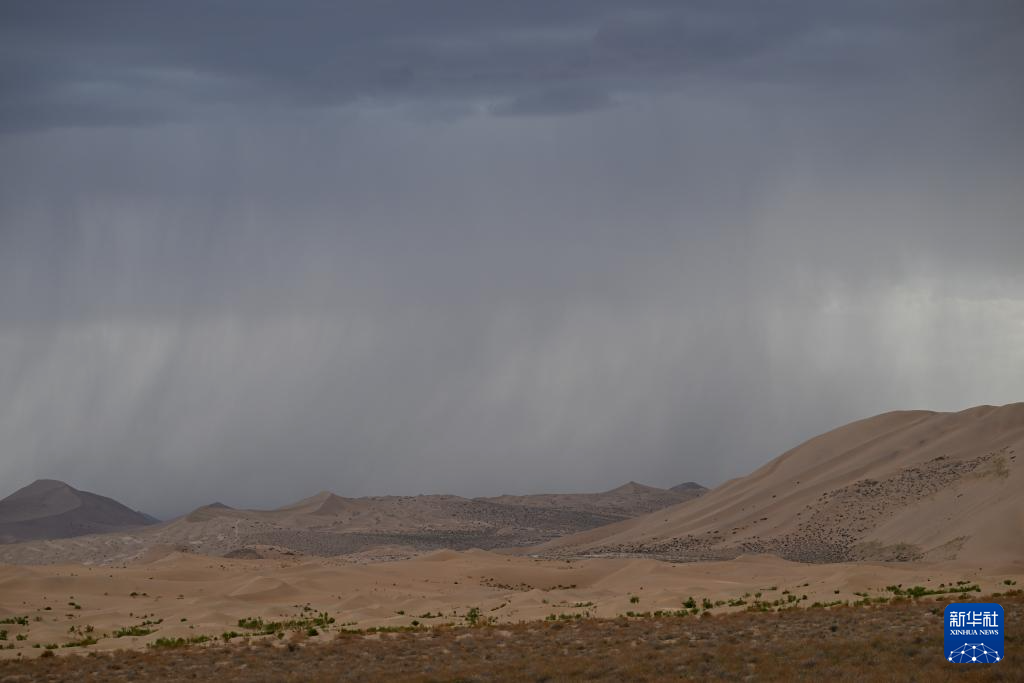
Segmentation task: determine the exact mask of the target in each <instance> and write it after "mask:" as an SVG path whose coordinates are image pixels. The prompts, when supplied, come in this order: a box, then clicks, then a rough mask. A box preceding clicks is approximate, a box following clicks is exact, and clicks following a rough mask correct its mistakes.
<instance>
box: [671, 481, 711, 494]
mask: <svg viewBox="0 0 1024 683" xmlns="http://www.w3.org/2000/svg"><path fill="white" fill-rule="evenodd" d="M707 490H708V489H707V487H705V486H701V485H700V484H698V483H697V482H695V481H685V482H683V483H682V484H676V485H675V486H673V487H672V488H670V489H669V491H675V492H676V493H697V492H703V491H707Z"/></svg>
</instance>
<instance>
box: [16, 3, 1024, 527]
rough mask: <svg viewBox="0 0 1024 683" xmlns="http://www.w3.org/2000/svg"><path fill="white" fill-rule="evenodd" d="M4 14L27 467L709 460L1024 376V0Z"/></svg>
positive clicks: (222, 470) (320, 482)
mask: <svg viewBox="0 0 1024 683" xmlns="http://www.w3.org/2000/svg"><path fill="white" fill-rule="evenodd" d="M0 15H2V16H0V129H2V130H3V131H4V133H5V134H4V135H2V136H0V443H2V444H3V446H2V448H0V494H4V493H7V492H8V491H7V490H8V489H10V490H13V488H15V487H16V486H18V485H20V484H23V483H27V481H29V480H31V478H34V477H56V478H62V479H67V480H69V481H71V483H73V484H75V485H79V486H82V487H85V488H89V489H93V490H98V491H100V492H102V493H107V494H110V495H114V496H116V497H119V498H121V499H123V500H125V501H126V502H128V503H130V504H132V505H134V506H136V507H140V508H144V509H146V510H147V511H150V512H153V513H156V514H163V515H167V514H171V513H176V512H181V511H182V510H184V509H187V508H188V507H189V506H191V505H197V504H200V503H204V502H208V501H209V500H213V499H220V500H224V501H225V502H227V503H231V504H239V505H271V504H281V503H286V502H289V501H290V500H293V499H297V498H300V497H302V496H305V495H309V494H310V493H313V492H314V491H316V490H318V489H322V488H331V489H334V490H337V491H338V492H339V493H342V494H346V495H364V494H378V493H418V492H454V493H461V494H467V495H485V494H496V493H502V492H514V493H520V492H529V491H540V490H548V491H550V490H594V489H598V488H610V487H612V486H615V485H617V484H620V483H622V482H623V481H626V480H628V479H637V480H641V481H646V482H648V483H651V484H659V485H673V484H676V483H678V482H679V481H682V480H688V479H696V480H699V481H702V482H704V483H707V484H716V483H719V482H720V481H721V480H723V479H724V478H726V477H730V476H736V475H740V474H743V473H745V472H747V471H749V470H750V469H751V468H753V467H754V466H757V465H759V464H761V463H763V462H764V461H766V460H767V459H768V458H771V457H773V456H775V455H777V454H778V453H779V452H781V451H783V450H785V449H786V448H789V447H791V446H793V445H795V444H796V443H797V442H798V441H799V440H801V439H803V438H806V437H808V436H811V435H813V434H815V433H817V432H820V431H823V430H826V429H829V428H832V427H834V426H837V425H838V424H841V423H844V422H847V421H850V420H852V419H856V418H859V417H863V416H865V415H868V414H872V413H877V412H881V411H883V410H888V409H895V408H935V409H956V408H960V407H964V406H966V405H970V404H975V403H983V402H989V403H1001V402H1009V401H1015V400H1020V399H1021V397H1022V396H1021V395H1022V392H1024V386H1022V384H1021V377H1020V374H1019V373H1015V372H1012V369H1014V368H1018V367H1024V355H1022V354H1024V323H1022V321H1024V280H1022V278H1021V274H1020V273H1021V269H1020V261H1021V258H1022V255H1024V241H1022V240H1024V231H1022V230H1021V225H1022V224H1024V195H1022V194H1021V193H1020V187H1021V183H1022V178H1024V161H1022V160H1024V150H1022V139H1021V136H1020V134H1019V132H1018V128H1019V121H1020V120H1021V119H1022V118H1024V98H1022V88H1021V86H1020V79H1019V75H1018V69H1019V66H1020V64H1021V55H1020V51H1021V46H1022V45H1024V41H1021V40H1019V36H1020V33H1021V21H1020V20H1021V11H1020V10H1019V3H1016V2H1002V3H1000V2H978V3H973V2H972V3H962V2H955V3H954V2H901V3H891V2H885V3H883V2H877V3H871V2H858V3H823V2H778V3H766V2H742V3H724V2H691V3H679V2H665V3H656V2H649V3H629V4H625V3H610V2H609V3H601V2H559V3H481V2H467V3H444V2H429V3H426V2H410V3H395V2H383V1H379V2H373V3H366V4H356V3H322V4H321V3H278V2H245V3H231V2H201V3H200V2H178V3H159V4H158V3H138V2H131V3H129V2H125V3H109V2H108V3H104V2H94V3H66V4H63V3H38V2H33V3H3V4H2V6H0Z"/></svg>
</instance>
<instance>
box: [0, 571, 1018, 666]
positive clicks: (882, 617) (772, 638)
mask: <svg viewBox="0 0 1024 683" xmlns="http://www.w3.org/2000/svg"><path fill="white" fill-rule="evenodd" d="M951 598H952V599H954V600H955V599H956V598H955V597H954V596H937V597H936V596H927V597H921V598H918V599H913V598H904V599H900V600H897V601H894V602H893V601H890V602H888V603H884V604H883V603H874V604H867V605H859V606H848V605H844V606H835V607H829V608H821V607H819V608H799V607H798V608H791V609H784V610H781V611H772V612H760V611H757V612H735V613H730V614H723V615H718V616H711V615H710V614H709V615H705V616H701V617H696V616H693V615H687V616H679V615H672V616H662V617H653V616H641V617H638V618H628V617H621V618H618V619H572V620H547V621H539V622H531V623H524V624H517V625H502V626H492V625H480V626H476V627H436V628H423V629H415V630H407V631H396V632H374V633H356V632H344V631H342V632H339V633H337V635H336V637H335V638H334V639H333V640H331V641H330V642H326V643H322V642H317V643H313V642H310V641H309V640H308V637H307V635H306V634H305V633H303V632H301V631H296V632H293V633H291V634H290V635H289V636H286V637H283V638H280V637H274V636H267V637H249V638H246V639H243V640H231V641H230V642H229V643H227V644H224V643H223V642H222V641H221V642H218V643H216V644H213V641H211V642H208V643H198V644H191V645H187V644H185V643H179V644H178V645H180V646H179V647H157V648H151V649H150V650H149V651H145V652H140V651H117V652H113V653H106V654H104V653H96V652H91V653H89V654H88V655H85V656H80V655H77V654H75V655H66V656H48V657H42V658H37V659H33V660H21V661H19V660H7V661H0V683H15V682H16V681H18V682H20V681H26V682H27V681H83V680H92V681H136V680H146V681H193V680H214V679H216V680H217V681H219V682H222V683H229V682H232V681H246V682H247V683H251V682H254V681H311V680H317V681H329V680H353V681H375V680H390V681H397V680H402V681H406V680H408V681H491V680H507V681H560V680H608V681H624V680H635V681H657V680H665V679H678V678H683V679H693V680H759V681H760V680H768V681H776V680H778V681H781V680H787V681H788V680H815V681H857V682H858V683H860V682H862V681H876V680H892V681H902V680H907V681H952V680H956V681H959V680H965V679H970V680H984V681H1011V680H1024V633H1022V631H1021V626H1020V625H1021V624H1024V595H1022V594H1021V592H1020V591H1013V592H1011V594H1005V595H1001V596H997V597H993V598H991V599H993V600H996V601H998V602H1000V603H1001V604H1002V605H1003V607H1004V608H1005V610H1006V624H1007V629H1008V630H1007V634H1006V651H1007V652H1006V659H1005V660H1004V661H1003V662H1000V663H999V664H994V665H966V664H959V665H958V664H949V663H947V662H946V661H944V659H943V658H942V647H943V645H942V631H943V628H942V614H943V608H944V607H945V605H946V603H947V602H949V600H950V599H951ZM976 599H977V598H976ZM986 599H988V598H986Z"/></svg>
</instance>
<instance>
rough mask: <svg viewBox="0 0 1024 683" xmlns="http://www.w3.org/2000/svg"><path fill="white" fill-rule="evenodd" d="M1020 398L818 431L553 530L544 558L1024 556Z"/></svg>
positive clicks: (811, 559) (1023, 443)
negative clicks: (676, 494) (642, 510)
mask: <svg viewBox="0 0 1024 683" xmlns="http://www.w3.org/2000/svg"><path fill="white" fill-rule="evenodd" d="M1022 447H1024V404H1021V403H1017V404H1012V405H1007V406H1002V407H993V406H981V407H978V408H972V409H970V410H965V411H962V412H958V413H933V412H926V411H909V412H893V413H885V414H883V415H878V416H876V417H872V418H868V419H866V420H860V421H858V422H854V423H852V424H849V425H846V426H845V427H841V428H839V429H836V430H833V431H831V432H828V433H826V434H823V435H821V436H818V437H815V438H813V439H811V440H809V441H807V442H806V443H804V444H801V445H800V446H797V447H796V448H794V449H793V450H791V451H789V452H787V453H784V454H783V455H781V456H779V457H778V458H775V459H774V460H772V461H771V462H769V463H767V464H766V465H764V466H763V467H761V468H760V469H758V470H756V471H755V472H753V473H752V474H750V475H748V476H746V477H743V478H740V479H735V480H732V481H730V482H727V483H725V484H723V485H722V486H720V487H718V488H716V489H714V490H712V491H711V492H709V493H708V494H706V495H704V496H702V497H700V498H698V499H696V500H693V501H691V502H689V503H685V504H682V505H679V506H675V507H672V508H666V509H665V510H662V511H659V512H656V513H653V514H649V515H646V516H643V517H638V518H636V519H632V520H628V521H625V522H622V523H619V524H614V525H609V526H606V527H602V528H599V529H594V530H590V531H587V532H583V533H580V534H577V535H573V536H568V537H565V538H560V539H556V540H554V541H551V542H549V543H548V544H546V545H544V546H542V547H541V548H540V549H538V551H537V552H541V553H544V554H549V555H558V556H562V555H580V556H597V555H622V554H626V555H631V554H642V555H649V556H653V557H659V558H664V559H674V560H711V559H717V560H721V559H729V558H733V557H737V556H739V555H741V554H744V553H774V554H777V555H779V556H781V557H783V558H786V559H790V560H796V561H804V562H838V561H853V560H919V559H935V560H943V559H956V558H961V557H963V558H966V557H971V558H978V559H979V561H982V560H984V561H994V560H1006V561H1011V560H1020V559H1021V558H1024V497H1021V496H1020V495H1019V491H1020V490H1021V487H1022V485H1024V468H1022V467H1021V459H1019V458H1018V454H1019V452H1020V451H1021V449H1022Z"/></svg>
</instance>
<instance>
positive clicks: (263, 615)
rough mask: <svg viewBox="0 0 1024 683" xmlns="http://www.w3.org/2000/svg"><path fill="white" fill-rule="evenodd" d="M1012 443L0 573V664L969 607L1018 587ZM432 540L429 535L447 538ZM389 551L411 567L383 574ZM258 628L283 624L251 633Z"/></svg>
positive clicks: (859, 442) (962, 443)
mask: <svg viewBox="0 0 1024 683" xmlns="http://www.w3.org/2000/svg"><path fill="white" fill-rule="evenodd" d="M1022 446H1024V404H1013V405H1009V406H1003V407H999V408H996V407H991V406H982V407H979V408H973V409H970V410H966V411H962V412H959V413H932V412H925V411H914V412H897V413H886V414H883V415H879V416H877V417H874V418H869V419H866V420H861V421H858V422H855V423H852V424H850V425H847V426H845V427H841V428H839V429H837V430H834V431H831V432H829V433H827V434H823V435H821V436H819V437H815V438H813V439H811V440H809V441H808V442H806V443H804V444H802V445H800V446H798V447H796V448H794V449H793V450H791V451H789V452H787V453H785V454H783V455H781V456H779V457H778V458H776V459H774V460H772V461H771V462H769V463H768V464H766V465H765V466H763V467H761V468H760V469H758V470H756V471H755V472H753V473H752V474H751V475H749V476H747V477H743V478H741V479H737V480H733V481H730V482H727V483H725V484H723V485H722V486H720V487H718V488H716V489H714V490H713V491H711V492H709V493H707V494H705V495H703V496H701V497H699V498H695V499H693V500H690V501H688V502H684V503H681V504H679V505H675V506H672V507H669V508H665V509H661V510H657V511H655V512H653V513H649V514H647V515H643V516H640V517H637V518H635V519H630V520H627V521H623V522H617V523H614V524H610V525H606V526H603V527H600V528H595V529H591V530H589V531H584V532H582V533H577V534H573V535H569V536H566V537H564V538H559V539H557V540H554V541H550V542H547V543H544V544H541V545H539V546H536V547H533V548H529V549H526V550H523V549H516V550H505V551H503V552H489V551H484V550H465V551H455V550H440V551H435V552H422V551H417V552H416V553H414V555H413V556H411V557H409V556H408V555H407V554H405V549H403V548H401V547H398V548H389V547H381V546H376V547H373V548H370V549H364V550H363V551H360V552H354V553H349V554H347V555H345V556H339V557H333V558H328V557H317V556H313V555H312V554H307V555H302V554H298V553H293V552H291V551H289V552H281V551H280V549H278V550H276V551H273V550H272V548H271V547H269V546H268V547H263V546H261V547H260V548H261V551H262V552H263V553H264V555H263V558H262V559H241V558H239V557H237V556H235V557H223V556H220V557H217V556H212V555H211V554H204V553H201V552H198V551H196V550H188V551H187V552H183V551H182V550H180V549H178V548H177V547H176V546H175V545H166V544H164V545H162V544H158V543H150V544H141V545H139V547H138V548H136V552H135V554H134V555H132V556H131V557H126V556H124V555H116V558H117V561H116V562H114V563H109V562H108V563H107V564H104V563H103V562H93V563H92V564H82V563H69V562H57V563H55V564H46V563H44V562H39V561H35V562H30V563H29V564H13V563H9V564H7V565H0V621H6V622H7V623H6V624H5V625H2V626H0V629H3V630H6V631H7V634H5V635H6V640H5V641H2V643H3V645H5V646H6V647H7V648H9V649H4V650H2V655H3V656H4V657H18V656H22V657H31V656H36V655H38V654H40V653H42V652H45V651H47V650H46V648H47V646H49V647H50V648H53V650H54V651H57V652H59V653H61V654H64V653H67V652H74V651H82V649H83V647H89V648H90V650H91V649H95V650H111V649H118V648H145V647H146V646H147V645H148V644H150V643H152V642H154V641H155V640H156V639H158V638H196V639H198V640H204V639H210V640H209V641H205V642H203V643H202V646H203V647H207V646H210V645H211V642H213V641H216V640H218V639H219V640H220V641H223V640H224V637H223V634H224V633H225V632H226V631H228V632H230V631H238V632H239V633H240V634H242V635H241V636H240V637H243V638H244V637H252V638H269V639H274V638H277V637H278V636H277V634H278V633H283V631H285V630H288V629H289V628H297V627H298V626H297V625H305V626H307V627H308V626H309V625H310V624H309V623H307V622H310V619H311V618H313V617H311V615H323V614H324V613H326V614H327V615H329V616H330V619H331V621H327V619H326V618H321V620H320V622H319V623H317V624H316V626H317V627H318V628H317V629H316V631H317V633H316V634H314V635H312V638H313V639H314V640H316V639H331V638H333V637H334V636H335V635H337V633H338V632H340V631H342V630H344V629H350V630H354V629H371V628H385V629H388V628H394V629H401V628H409V627H418V628H422V627H427V626H431V625H437V624H442V623H452V624H479V623H497V624H502V623H517V622H521V621H531V620H555V621H562V620H575V619H577V618H584V617H617V616H619V615H629V614H631V613H632V614H639V615H647V614H651V615H657V614H664V613H675V612H678V611H680V610H690V613H691V614H696V613H697V612H700V613H705V612H708V613H711V614H715V615H717V614H723V613H728V612H730V611H742V610H746V609H750V608H752V607H753V608H756V609H761V608H766V609H779V608H792V607H797V608H799V607H810V606H814V604H815V603H818V605H819V606H823V607H824V608H826V609H827V608H828V607H829V606H832V605H838V604H848V603H849V604H852V603H857V602H861V603H863V602H865V601H868V603H869V604H875V603H874V601H886V600H891V599H892V598H894V597H902V596H905V594H906V591H907V590H908V589H910V587H912V586H917V587H920V588H918V589H916V591H917V592H918V593H919V594H920V593H928V594H930V595H935V596H936V598H935V599H936V600H939V601H942V600H949V601H953V600H955V599H957V596H964V597H966V598H967V599H970V598H971V597H972V596H975V597H977V596H980V595H984V594H989V593H993V592H997V591H1001V590H1007V588H1008V586H1014V585H1017V583H1021V582H1024V496H1021V495H1020V493H1019V492H1020V490H1021V488H1022V484H1024V472H1022V467H1021V464H1020V461H1019V458H1018V457H1017V454H1018V451H1019V450H1020V448H1021V447H1022ZM421 498H424V499H419V500H415V499H401V498H394V497H393V498H388V499H387V501H388V503H387V504H388V505H389V506H390V507H389V508H388V510H390V511H391V512H390V513H389V515H385V516H381V517H380V519H376V517H377V516H378V515H379V511H380V509H381V508H380V506H376V507H375V506H374V505H372V504H371V503H372V501H371V502H367V500H366V499H359V500H362V501H363V502H362V503H358V504H357V503H353V502H352V501H351V500H348V499H339V498H337V497H335V496H332V495H331V494H321V495H318V496H314V497H312V498H310V499H307V500H304V501H300V502H299V503H297V504H296V505H294V506H289V507H287V508H285V509H283V510H280V511H276V512H274V513H272V514H273V515H276V517H275V519H276V520H277V521H276V522H275V523H276V524H278V525H279V526H287V523H288V520H293V522H291V523H294V524H295V525H303V528H308V526H309V524H310V519H313V520H316V521H317V524H323V525H331V524H335V523H339V522H338V520H339V519H340V520H342V522H341V523H345V524H349V525H351V524H353V523H354V520H358V519H359V518H360V516H361V515H360V514H357V513H362V512H364V510H362V509H360V508H359V507H358V505H366V506H368V508H367V510H369V511H370V512H369V514H367V517H369V521H367V523H368V524H372V525H376V527H375V528H378V529H379V528H381V527H382V525H383V526H384V527H385V528H391V527H388V525H393V528H396V529H401V528H403V527H402V525H403V524H407V523H409V522H408V519H404V518H403V506H408V508H409V509H416V510H417V511H418V512H417V514H418V515H419V517H417V519H419V520H420V521H417V522H416V523H417V524H422V517H423V515H424V514H425V513H424V510H427V511H429V510H431V509H434V508H432V507H431V506H432V505H439V506H440V508H438V509H440V510H443V511H445V512H446V513H447V512H450V510H451V507H450V506H451V505H452V504H453V501H451V500H448V499H449V498H453V497H443V496H442V497H421ZM463 501H465V499H458V500H456V501H454V504H456V505H460V506H461V505H463ZM470 502H474V503H475V502H477V501H466V503H470ZM486 505H487V506H497V507H501V505H499V504H497V503H494V502H487V503H486ZM512 507H514V506H512ZM471 509H476V508H471ZM488 509H490V508H488ZM535 509H540V508H535ZM554 511H555V512H557V513H561V512H564V510H562V509H555V510H554ZM261 514H262V513H257V512H252V511H237V510H232V509H230V508H227V507H224V506H208V507H206V508H202V509H200V510H198V511H196V512H195V513H193V515H191V516H190V517H194V518H193V519H188V518H184V519H182V520H178V521H177V522H175V523H173V524H171V525H164V528H185V529H189V528H192V529H203V530H204V531H203V533H204V534H206V536H204V538H208V537H209V534H210V528H209V527H208V526H204V525H208V524H210V523H211V522H215V523H216V524H218V525H220V526H218V527H216V528H217V529H220V530H221V531H220V533H221V534H222V535H223V537H224V539H226V540H225V542H224V543H223V546H222V547H225V548H228V547H232V545H231V543H230V542H229V541H231V540H232V538H233V536H232V534H233V533H237V531H235V530H236V529H237V528H238V527H237V526H232V525H235V524H237V523H238V522H239V521H240V520H242V521H246V522H247V523H250V524H256V525H258V524H260V523H263V522H264V521H265V520H264V519H263V518H261ZM282 520H283V521H282ZM466 521H467V520H466V518H464V519H462V520H461V521H460V522H459V523H460V524H461V523H464V522H466ZM175 524H176V525H177V527H174V525H175ZM188 525H192V526H191V527H190V526H188ZM433 531H434V532H436V533H438V534H439V537H441V538H444V537H445V534H446V533H447V532H448V531H450V527H443V526H437V527H433ZM126 538H128V539H132V538H133V536H131V535H124V534H108V535H105V536H91V537H83V538H79V539H67V540H61V541H45V542H35V543H22V544H14V545H8V546H3V547H2V549H3V550H4V551H5V552H8V553H10V552H20V553H29V552H31V553H34V554H36V555H47V553H49V555H48V557H49V560H50V561H51V562H52V561H53V560H54V559H60V558H62V557H66V555H65V553H66V552H67V549H68V547H71V545H73V544H85V545H87V546H89V547H91V548H92V552H98V553H100V554H101V555H102V552H103V550H104V548H108V547H109V548H114V549H115V550H116V549H119V548H121V547H122V545H123V544H128V545H132V543H133V541H126V540H125V539H126ZM388 538H393V537H388ZM95 539H101V540H102V543H99V544H98V545H97V542H96V540H95ZM222 540H223V539H222ZM105 543H110V544H111V545H110V546H106V545H104V544H105ZM90 544H92V545H90ZM118 544H122V545H118ZM206 552H209V548H207V549H206ZM289 553H290V554H289ZM232 554H233V553H232ZM5 557H11V555H10V554H8V555H5ZM397 557H405V558H406V559H402V560H400V561H381V559H382V558H385V559H393V558H397ZM33 559H37V558H33ZM101 559H102V558H101ZM107 559H108V560H109V558H107ZM90 561H92V560H90ZM1022 585H1024V584H1022ZM691 598H692V599H693V601H692V602H691V600H690V599H691ZM692 610H696V612H694V611H692ZM254 619H262V620H263V623H266V622H279V623H280V622H288V621H291V622H292V624H291V625H290V626H289V625H283V626H275V627H274V628H272V629H268V631H269V632H268V633H265V634H262V635H257V632H258V631H260V628H259V627H252V626H251V625H252V624H254V623H258V622H253V621H251V620H254ZM240 620H241V623H240ZM247 625H248V626H247ZM119 630H122V633H125V634H124V635H121V637H118V634H117V632H118V631H119ZM235 637H238V636H231V635H230V634H229V639H231V640H233V639H234V638H235ZM92 640H95V641H96V642H90V641H92ZM83 641H85V643H84V644H82V645H74V643H82V642H83Z"/></svg>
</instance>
